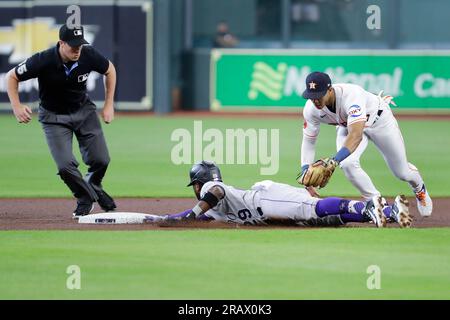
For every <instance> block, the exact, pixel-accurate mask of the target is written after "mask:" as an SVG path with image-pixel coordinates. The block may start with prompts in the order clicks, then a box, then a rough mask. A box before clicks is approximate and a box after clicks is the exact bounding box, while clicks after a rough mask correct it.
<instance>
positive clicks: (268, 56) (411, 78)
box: [210, 49, 450, 110]
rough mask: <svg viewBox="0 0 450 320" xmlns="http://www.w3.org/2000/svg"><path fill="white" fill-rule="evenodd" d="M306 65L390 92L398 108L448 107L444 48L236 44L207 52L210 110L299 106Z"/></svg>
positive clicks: (449, 66)
mask: <svg viewBox="0 0 450 320" xmlns="http://www.w3.org/2000/svg"><path fill="white" fill-rule="evenodd" d="M312 71H322V72H326V73H328V74H329V75H330V77H331V80H332V82H333V83H354V84H358V85H360V86H362V87H363V88H364V89H366V90H368V91H370V92H373V93H375V94H378V92H379V91H381V90H384V93H385V94H388V95H392V96H393V97H394V98H395V102H396V104H397V105H398V107H399V108H450V52H449V51H431V50H430V51H411V50H370V51H369V50H241V49H215V50H213V51H212V53H211V75H210V100H211V109H212V110H225V109H242V108H253V109H274V108H275V109H280V108H287V109H289V108H291V109H292V108H293V107H303V106H304V104H305V102H306V100H305V99H303V98H302V96H301V95H302V92H303V90H305V78H306V76H307V75H308V74H309V73H310V72H312Z"/></svg>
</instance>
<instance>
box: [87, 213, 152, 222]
mask: <svg viewBox="0 0 450 320" xmlns="http://www.w3.org/2000/svg"><path fill="white" fill-rule="evenodd" d="M151 217H155V215H153V214H148V213H138V212H104V213H95V214H88V215H86V216H82V217H80V218H79V219H78V223H90V224H141V223H145V222H144V221H145V220H146V219H148V218H151Z"/></svg>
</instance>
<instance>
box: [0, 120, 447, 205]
mask: <svg viewBox="0 0 450 320" xmlns="http://www.w3.org/2000/svg"><path fill="white" fill-rule="evenodd" d="M203 120H204V121H203V127H204V129H203V131H205V130H206V129H207V128H217V129H219V130H220V131H221V132H222V133H225V130H226V129H227V128H228V129H231V128H244V129H247V128H256V129H279V133H280V148H279V171H278V172H277V174H275V175H270V176H264V175H261V173H260V169H261V165H240V164H224V165H221V170H222V174H223V176H224V179H225V181H226V182H227V183H229V184H231V185H234V186H237V187H241V188H248V187H250V186H251V185H252V184H253V183H254V182H256V181H259V180H264V179H272V180H275V181H279V182H284V183H288V184H291V185H296V181H295V177H296V174H297V172H298V170H299V155H300V141H301V127H302V122H301V120H300V118H299V119H248V118H242V119H239V118H234V119H230V118H220V117H208V118H205V119H203ZM193 121H194V118H184V117H180V118H175V117H146V116H142V117H118V118H117V119H116V120H115V121H114V122H113V124H111V125H108V126H105V125H104V130H105V134H106V137H107V142H108V145H109V149H110V154H111V158H112V162H111V165H110V168H109V170H108V172H107V175H106V178H105V180H104V186H105V188H107V190H108V191H109V192H110V193H111V194H113V195H114V196H116V197H119V196H139V197H178V196H182V197H190V196H192V191H191V189H189V188H186V187H185V185H186V182H187V181H188V171H189V168H190V166H191V165H189V164H182V165H175V164H173V162H172V161H171V151H172V148H173V147H174V146H175V145H176V144H177V142H174V141H171V134H172V132H173V131H174V130H175V129H177V128H186V129H188V130H189V131H190V132H191V133H193ZM400 126H401V129H402V132H403V136H404V139H405V142H406V146H407V153H408V157H409V161H410V162H412V163H414V164H415V165H416V166H417V167H418V168H419V169H420V171H421V173H422V175H423V176H424V178H425V181H426V183H427V187H428V189H429V191H430V192H431V194H432V195H433V196H435V197H436V196H449V195H450V172H448V170H447V171H446V170H442V169H440V168H442V165H443V164H447V163H450V148H448V139H449V137H450V125H449V122H445V121H402V122H401V123H400ZM208 144H209V143H208V142H204V143H203V146H206V145H208ZM0 145H1V150H0V177H1V179H0V198H1V197H70V193H69V191H68V189H67V188H66V186H65V185H64V184H63V182H62V181H61V180H60V179H59V177H58V176H57V175H56V168H55V165H54V163H53V160H52V159H51V156H50V153H49V151H48V148H47V145H46V143H45V137H44V135H43V133H42V130H41V128H40V125H39V123H38V122H37V120H36V117H35V118H34V119H33V122H32V123H31V124H29V125H19V124H17V122H16V121H15V119H14V118H13V116H11V115H3V116H0ZM75 146H76V144H75ZM75 152H76V153H75V154H76V155H77V158H78V160H79V161H80V156H79V152H78V151H77V150H76V151H75ZM334 153H335V129H334V127H332V126H323V127H322V131H321V135H320V138H319V142H318V149H317V153H316V158H317V157H323V156H330V155H332V154H334ZM80 162H81V161H80ZM362 166H363V168H364V169H365V170H366V171H367V172H368V173H369V175H370V176H371V177H372V179H373V181H374V183H375V185H376V186H378V188H379V189H380V190H382V192H383V193H384V194H385V195H386V196H392V195H395V194H398V193H405V194H410V189H409V186H408V185H407V184H406V183H404V182H401V181H399V180H397V179H396V178H395V177H394V176H393V175H392V174H391V172H390V171H389V169H388V168H387V166H386V164H385V162H384V160H383V158H382V157H381V155H380V153H379V152H378V151H377V150H376V149H375V147H374V146H373V144H369V148H368V149H367V150H366V152H365V154H364V155H363V157H362ZM80 169H81V171H82V172H85V170H86V168H85V167H84V165H81V166H80ZM322 195H323V196H330V195H341V196H359V194H358V192H357V190H356V189H355V188H354V187H353V186H352V185H351V184H350V183H349V182H348V181H347V180H346V179H345V177H344V175H343V173H342V172H341V170H337V171H336V173H335V175H334V177H333V179H332V181H331V182H330V184H329V185H328V186H327V188H326V189H324V190H323V191H322Z"/></svg>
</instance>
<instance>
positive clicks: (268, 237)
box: [0, 228, 450, 299]
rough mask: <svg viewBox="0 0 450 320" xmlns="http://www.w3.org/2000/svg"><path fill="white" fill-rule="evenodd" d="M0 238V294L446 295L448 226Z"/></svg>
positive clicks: (26, 234) (449, 253)
mask: <svg viewBox="0 0 450 320" xmlns="http://www.w3.org/2000/svg"><path fill="white" fill-rule="evenodd" d="M0 244H1V245H0V256H1V260H0V299H450V291H449V288H450V258H449V257H450V229H448V228H445V229H411V230H403V229H402V230H400V229H386V230H382V229H373V228H356V229H352V228H350V229H349V228H346V229H320V230H319V229H313V230H306V229H299V230H292V229H291V230H239V229H233V230H188V231H151V232H146V231H141V232H126V231H125V232H119V231H117V232H91V231H51V232H48V231H26V232H25V231H5V232H0ZM30 244H33V245H30ZM70 265H77V266H79V267H80V269H81V289H80V290H68V289H67V288H66V281H67V278H68V277H69V275H68V274H66V270H67V267H68V266H70ZM370 265H377V266H379V267H380V270H381V289H379V290H369V289H368V288H367V285H366V283H367V279H368V277H369V276H370V274H368V273H367V268H368V267H369V266H370Z"/></svg>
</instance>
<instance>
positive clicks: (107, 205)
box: [94, 189, 117, 212]
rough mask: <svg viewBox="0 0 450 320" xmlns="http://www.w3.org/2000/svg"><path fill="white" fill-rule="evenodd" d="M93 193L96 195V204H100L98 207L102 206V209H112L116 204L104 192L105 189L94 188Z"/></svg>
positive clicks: (106, 210)
mask: <svg viewBox="0 0 450 320" xmlns="http://www.w3.org/2000/svg"><path fill="white" fill-rule="evenodd" d="M94 190H95V193H96V194H97V196H98V200H97V202H98V204H99V206H100V208H102V210H103V211H105V212H108V211H114V210H115V209H116V208H117V206H116V203H115V202H114V199H113V198H112V197H111V196H110V195H109V194H107V193H106V192H105V190H103V189H101V190H98V189H94Z"/></svg>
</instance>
